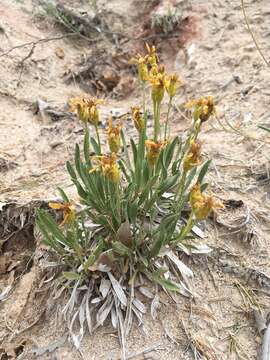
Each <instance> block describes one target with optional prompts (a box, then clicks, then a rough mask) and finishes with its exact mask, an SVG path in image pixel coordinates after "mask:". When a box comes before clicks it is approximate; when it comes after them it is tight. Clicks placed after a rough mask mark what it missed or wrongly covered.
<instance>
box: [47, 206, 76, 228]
mask: <svg viewBox="0 0 270 360" xmlns="http://www.w3.org/2000/svg"><path fill="white" fill-rule="evenodd" d="M49 207H50V208H51V209H54V210H60V211H62V212H63V216H64V219H63V221H62V222H61V224H60V225H65V224H70V223H73V221H74V220H75V218H76V211H75V207H74V205H73V204H72V203H64V204H61V203H54V202H50V203H49Z"/></svg>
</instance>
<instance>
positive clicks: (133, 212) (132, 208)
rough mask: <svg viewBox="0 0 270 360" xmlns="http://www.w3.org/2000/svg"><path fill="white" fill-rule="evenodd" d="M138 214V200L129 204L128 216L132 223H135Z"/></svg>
mask: <svg viewBox="0 0 270 360" xmlns="http://www.w3.org/2000/svg"><path fill="white" fill-rule="evenodd" d="M137 213H138V200H137V199H136V200H134V201H133V202H127V214H128V218H129V220H130V222H132V223H133V222H135V221H136V218H137Z"/></svg>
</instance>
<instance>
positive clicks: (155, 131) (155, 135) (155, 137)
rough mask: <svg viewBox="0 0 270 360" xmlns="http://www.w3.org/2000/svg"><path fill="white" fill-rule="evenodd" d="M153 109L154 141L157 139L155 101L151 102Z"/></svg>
mask: <svg viewBox="0 0 270 360" xmlns="http://www.w3.org/2000/svg"><path fill="white" fill-rule="evenodd" d="M153 109H154V141H157V120H156V119H157V103H156V102H155V101H154V102H153Z"/></svg>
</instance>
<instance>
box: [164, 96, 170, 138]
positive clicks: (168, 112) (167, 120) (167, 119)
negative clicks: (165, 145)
mask: <svg viewBox="0 0 270 360" xmlns="http://www.w3.org/2000/svg"><path fill="white" fill-rule="evenodd" d="M171 108H172V97H171V96H170V100H169V104H168V111H167V116H166V123H165V130H164V141H165V140H166V138H167V130H168V123H169V115H170V111H171Z"/></svg>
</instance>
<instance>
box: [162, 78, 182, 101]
mask: <svg viewBox="0 0 270 360" xmlns="http://www.w3.org/2000/svg"><path fill="white" fill-rule="evenodd" d="M181 85H182V82H181V81H180V80H179V78H178V75H176V74H173V75H169V76H167V77H166V79H165V88H166V91H167V93H168V95H169V96H170V98H173V97H174V96H175V95H176V91H177V88H178V87H179V86H181Z"/></svg>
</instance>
